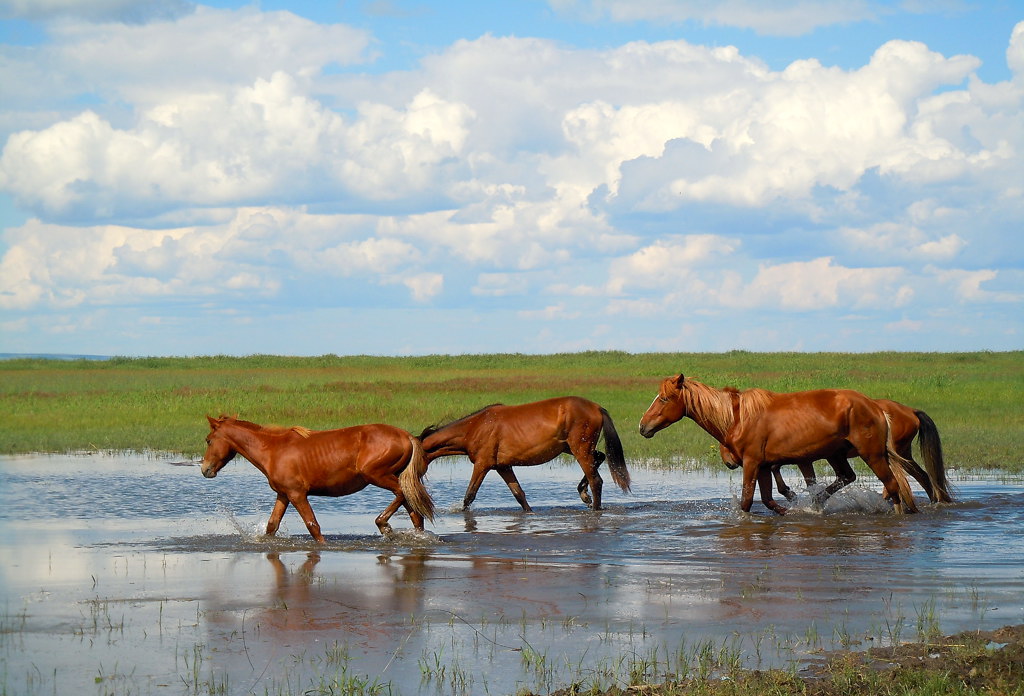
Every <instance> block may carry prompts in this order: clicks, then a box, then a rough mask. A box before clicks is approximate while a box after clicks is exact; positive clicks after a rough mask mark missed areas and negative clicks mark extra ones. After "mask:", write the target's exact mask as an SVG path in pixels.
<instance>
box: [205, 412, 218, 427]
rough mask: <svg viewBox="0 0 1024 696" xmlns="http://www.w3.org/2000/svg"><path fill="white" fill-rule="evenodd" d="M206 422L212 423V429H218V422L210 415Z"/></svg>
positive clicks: (207, 416)
mask: <svg viewBox="0 0 1024 696" xmlns="http://www.w3.org/2000/svg"><path fill="white" fill-rule="evenodd" d="M206 420H208V421H210V427H211V428H216V427H217V421H215V420H214V419H213V418H212V417H211V416H210V415H209V414H207V415H206Z"/></svg>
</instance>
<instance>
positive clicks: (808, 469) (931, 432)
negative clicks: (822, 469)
mask: <svg viewBox="0 0 1024 696" xmlns="http://www.w3.org/2000/svg"><path fill="white" fill-rule="evenodd" d="M875 403H877V404H878V405H879V406H881V407H882V410H883V411H885V412H886V413H887V414H888V415H889V420H890V430H891V431H892V440H893V443H894V445H895V449H896V451H897V452H898V453H899V455H900V456H901V457H903V461H901V462H900V464H901V465H902V466H903V468H904V470H905V471H906V473H908V474H910V475H911V476H913V477H914V479H916V480H917V482H918V483H919V484H920V485H921V488H923V489H924V492H925V493H926V494H927V495H928V499H929V500H930V501H931V502H933V503H951V502H953V494H952V492H951V491H950V487H949V481H948V480H947V479H946V465H945V461H944V459H943V456H942V440H941V439H940V437H939V429H938V428H937V427H936V426H935V421H933V420H932V419H931V417H930V416H929V415H928V414H927V413H925V412H924V411H922V410H920V409H916V408H911V407H910V406H905V405H904V404H901V403H899V402H898V401H892V400H890V399H875ZM914 438H917V440H918V446H919V447H920V449H921V459H922V460H923V461H924V469H922V468H921V466H920V465H919V464H918V463H917V462H916V461H915V460H914V454H913V447H912V445H913V442H914ZM855 456H857V453H856V452H848V453H847V457H855ZM781 466H782V465H781V464H776V465H775V466H773V467H772V476H774V477H775V488H776V490H778V492H779V494H780V495H782V496H785V497H786V498H787V499H788V500H794V499H795V498H796V494H795V493H793V490H792V489H791V488H790V487H789V486H788V485H786V482H785V480H784V479H783V478H782V474H781V472H780V471H779V469H780V468H781ZM798 466H799V467H800V473H801V474H803V477H804V483H805V484H806V485H807V486H808V487H810V486H813V485H814V484H815V483H816V481H817V477H816V474H815V472H814V465H813V464H811V463H803V464H799V465H798Z"/></svg>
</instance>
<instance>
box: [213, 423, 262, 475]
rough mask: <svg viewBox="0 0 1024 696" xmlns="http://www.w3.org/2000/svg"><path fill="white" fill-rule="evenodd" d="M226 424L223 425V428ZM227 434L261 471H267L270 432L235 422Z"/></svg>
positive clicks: (238, 450) (237, 448) (241, 452)
mask: <svg viewBox="0 0 1024 696" xmlns="http://www.w3.org/2000/svg"><path fill="white" fill-rule="evenodd" d="M223 427H224V426H223V425H222V426H221V428H223ZM229 427H230V430H229V431H228V432H226V433H224V434H225V436H226V437H227V438H228V440H229V441H230V442H231V445H232V446H233V447H234V448H235V451H237V452H238V453H239V454H240V455H242V456H243V457H245V458H246V459H248V460H249V461H250V462H252V463H253V464H254V465H255V466H256V467H257V468H258V469H260V470H261V471H266V469H265V465H266V463H267V453H268V448H267V438H268V434H267V433H263V432H261V431H259V430H254V429H252V428H247V427H245V426H243V425H240V424H233V425H231V426H229Z"/></svg>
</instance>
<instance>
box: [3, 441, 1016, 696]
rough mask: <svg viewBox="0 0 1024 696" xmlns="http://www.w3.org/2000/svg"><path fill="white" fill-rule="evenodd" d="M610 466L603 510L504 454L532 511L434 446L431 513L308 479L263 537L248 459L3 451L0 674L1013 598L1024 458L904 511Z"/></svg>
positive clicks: (566, 657)
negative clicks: (627, 489)
mask: <svg viewBox="0 0 1024 696" xmlns="http://www.w3.org/2000/svg"><path fill="white" fill-rule="evenodd" d="M631 468H632V471H633V479H634V486H633V492H632V494H631V495H625V494H623V493H621V492H620V491H619V490H618V489H617V488H615V486H614V485H613V484H612V483H611V481H610V476H607V477H606V478H607V479H609V480H607V481H606V484H605V493H604V498H605V500H604V502H605V506H606V509H605V510H603V511H602V512H599V513H594V512H591V511H588V510H586V509H585V508H584V507H583V506H582V504H581V503H580V501H579V499H578V498H577V496H576V491H575V485H576V483H577V482H578V480H579V478H580V470H579V467H578V466H577V465H576V464H575V463H573V462H565V461H556V462H554V463H551V464H549V465H545V466H542V467H535V468H522V469H517V475H518V477H519V479H520V481H521V482H522V484H523V488H524V489H525V491H526V494H527V496H528V498H529V500H530V502H531V504H532V505H533V507H534V510H535V514H524V513H523V512H521V511H520V509H519V507H518V505H517V504H516V503H515V501H514V499H513V498H512V496H511V494H510V493H509V492H508V489H507V488H506V487H505V485H504V483H503V482H502V481H501V480H500V478H498V477H497V476H495V475H492V476H489V477H488V478H487V479H486V480H485V482H484V485H483V487H482V488H481V491H480V495H479V496H478V498H477V500H476V502H475V503H474V505H473V510H472V511H469V512H462V511H457V503H458V502H460V501H461V499H462V495H463V492H464V490H465V485H466V481H467V479H468V463H467V462H466V461H465V460H463V459H450V460H442V461H439V462H435V463H434V464H433V465H432V466H431V473H430V475H429V477H428V480H427V484H428V488H429V490H430V491H431V493H432V494H433V496H434V498H435V501H436V502H437V506H438V510H439V514H438V515H437V517H436V519H435V523H434V524H433V525H432V526H431V525H428V529H429V532H428V533H426V534H416V533H413V532H412V531H410V525H409V521H408V517H406V516H404V515H403V514H399V515H396V516H395V517H394V518H393V519H392V523H393V525H394V526H395V529H396V531H397V532H398V533H397V534H396V535H395V537H394V538H392V539H389V540H385V539H384V538H382V537H381V536H380V535H379V534H378V533H377V531H376V527H375V526H374V524H373V518H374V517H375V516H376V515H377V514H378V513H379V512H380V511H381V510H382V509H383V508H384V507H385V506H386V505H387V504H388V502H390V497H391V496H390V494H388V493H386V492H383V491H377V490H373V491H371V490H369V489H368V490H366V491H363V492H361V493H359V494H356V495H354V496H349V497H346V498H340V499H330V498H314V499H312V505H313V509H314V511H315V512H316V514H317V517H318V519H319V521H320V524H321V528H322V529H323V530H324V533H325V534H326V535H327V538H328V543H327V544H326V546H324V547H318V546H317V545H316V544H314V543H312V541H311V540H310V539H309V537H308V536H307V535H306V533H305V527H304V525H303V524H302V522H301V520H300V519H299V517H298V515H297V514H295V512H294V511H292V510H289V512H288V513H287V514H286V515H285V523H284V525H283V526H282V529H281V531H280V532H279V536H278V537H276V538H273V539H268V538H265V537H262V536H261V535H260V532H261V530H262V528H263V526H264V525H265V523H266V518H267V516H268V514H269V512H270V508H271V507H272V503H273V499H274V496H273V494H272V493H271V491H270V489H269V488H268V486H267V484H266V481H265V479H264V478H263V477H262V475H261V474H259V472H258V471H256V470H255V469H254V468H253V467H252V466H250V465H249V464H247V463H246V462H245V461H244V460H239V461H236V462H234V463H232V464H230V465H229V466H228V467H226V468H225V469H224V470H223V471H222V472H221V474H220V476H218V477H217V478H216V479H213V480H206V479H204V478H203V477H202V476H201V475H200V473H199V470H198V467H196V466H193V465H190V464H189V463H176V462H174V461H173V459H171V458H169V457H164V456H139V455H116V456H99V455H95V456H71V457H51V456H22V457H2V458H0V532H2V533H0V599H2V602H3V613H2V615H0V674H2V675H3V679H4V691H5V692H8V693H28V694H36V693H38V694H42V693H47V694H49V693H92V692H96V693H113V694H119V693H124V694H127V693H132V694H136V693H160V694H176V693H239V694H241V693H257V694H264V693H270V694H286V693H295V692H303V691H314V692H317V689H320V690H321V691H322V692H324V693H331V692H334V693H338V692H340V691H343V689H342V688H341V687H342V686H346V687H348V688H349V689H353V690H354V691H353V692H354V693H359V692H360V691H359V689H358V687H359V686H360V685H361V684H362V685H363V686H364V688H363V691H365V692H372V690H373V687H375V686H376V687H380V688H381V689H382V690H383V689H384V688H385V687H386V688H387V689H390V692H391V693H401V694H420V693H423V694H449V693H451V694H459V693H473V694H476V693H491V694H512V693H515V692H516V691H517V690H518V689H521V688H528V689H532V690H535V691H538V692H541V693H544V692H547V691H551V690H554V689H556V688H559V687H562V686H566V685H568V684H570V683H577V684H582V685H584V686H589V685H602V686H608V685H611V684H616V683H617V684H619V685H626V684H628V683H629V680H630V679H631V678H636V677H645V678H650V679H656V678H661V677H663V676H664V674H665V673H668V672H675V673H681V672H683V671H684V670H691V671H692V670H704V671H707V670H709V669H718V670H724V669H726V668H727V667H728V666H729V665H730V664H731V665H735V664H742V665H745V666H752V667H753V666H762V667H764V666H770V665H780V664H786V663H787V662H789V661H796V662H797V663H798V664H799V663H800V661H801V660H805V659H807V658H808V656H810V655H812V654H813V653H814V652H815V651H817V650H821V649H830V648H835V647H844V646H847V645H860V646H866V645H878V644H886V643H891V642H894V641H900V640H913V639H917V638H919V637H920V636H923V635H927V634H928V633H929V632H933V631H936V630H941V631H942V632H955V631H959V630H965V629H975V628H992V627H996V626H1000V625H1004V624H1008V623H1020V622H1022V621H1024V553H1022V552H1024V543H1022V542H1024V539H1022V535H1024V483H1022V482H1021V481H1016V482H1006V481H1001V480H1000V479H998V478H995V477H992V478H985V477H976V478H974V479H972V480H960V481H956V492H957V495H958V500H959V501H960V502H958V503H956V504H953V505H946V506H927V505H925V506H923V511H922V514H919V515H912V516H903V517H901V516H895V515H893V514H891V513H889V512H888V511H887V507H886V505H885V504H884V502H883V501H882V500H881V497H880V495H879V493H878V490H880V486H878V485H877V484H874V482H865V485H860V484H857V485H855V486H853V487H851V488H850V489H847V490H846V491H844V492H841V493H840V494H839V495H838V496H836V497H835V498H833V500H832V501H830V503H829V505H828V506H827V507H826V509H825V510H824V511H813V510H810V509H808V508H800V509H797V510H796V511H794V513H793V514H790V515H787V516H786V517H777V516H775V515H770V514H769V513H767V511H766V510H765V509H764V508H763V507H762V506H760V504H759V503H755V506H754V509H753V511H752V514H750V515H743V514H741V513H739V512H738V508H737V506H736V502H735V497H734V496H735V494H736V492H737V490H738V487H739V479H738V476H737V475H736V474H734V473H732V472H728V471H726V470H724V469H722V470H711V471H696V472H680V471H671V472H666V471H660V470H654V469H648V468H644V467H642V466H640V465H638V464H634V465H632V467H631ZM790 478H791V479H792V481H791V483H795V482H796V481H798V480H799V476H798V475H797V473H796V470H795V469H794V470H793V471H792V473H791V474H790ZM954 480H955V477H954ZM873 484H874V485H873ZM803 498H804V499H810V496H808V495H806V494H805V495H804V496H803ZM922 499H923V496H922ZM798 502H799V501H798ZM922 502H923V500H922ZM798 507H799V506H798ZM712 654H713V656H714V657H715V658H716V659H715V660H711V659H710V658H709V657H708V656H709V655H712ZM715 662H717V663H721V664H714V663H715ZM386 692H387V691H385V693H386Z"/></svg>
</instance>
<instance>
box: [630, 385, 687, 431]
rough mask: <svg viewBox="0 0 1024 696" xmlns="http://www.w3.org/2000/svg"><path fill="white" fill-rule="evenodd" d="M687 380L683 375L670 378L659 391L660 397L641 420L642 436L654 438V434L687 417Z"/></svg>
mask: <svg viewBox="0 0 1024 696" xmlns="http://www.w3.org/2000/svg"><path fill="white" fill-rule="evenodd" d="M685 389H686V378H685V377H683V375H682V374H678V375H676V376H675V377H668V378H666V379H665V380H664V381H663V382H662V383H661V387H660V388H659V389H658V395H657V396H656V397H654V401H652V402H651V405H650V406H649V407H648V409H647V412H646V413H644V415H643V418H641V419H640V434H641V435H643V436H644V437H654V434H655V433H656V432H658V431H659V430H662V429H663V428H667V427H668V426H670V425H672V424H673V423H675V422H676V421H679V420H680V419H682V418H683V417H684V416H686V399H685V398H683V394H684V391H685Z"/></svg>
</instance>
